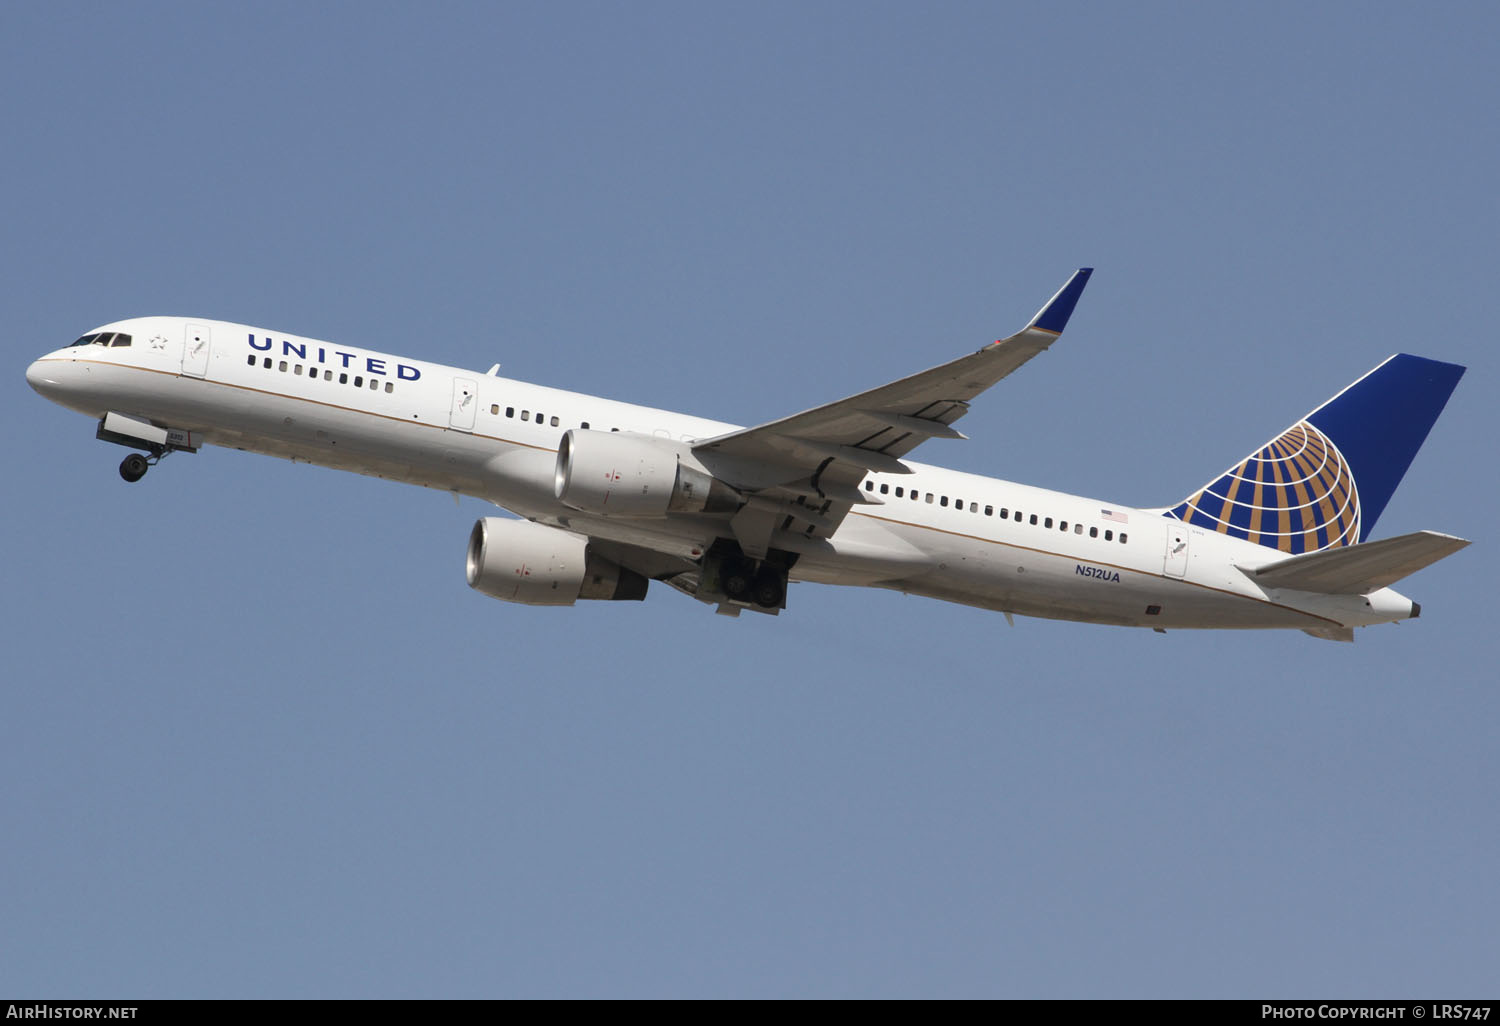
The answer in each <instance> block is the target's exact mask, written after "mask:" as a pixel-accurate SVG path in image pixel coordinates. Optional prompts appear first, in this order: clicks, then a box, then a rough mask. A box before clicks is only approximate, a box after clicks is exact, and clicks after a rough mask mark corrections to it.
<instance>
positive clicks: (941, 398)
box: [693, 267, 1094, 557]
mask: <svg viewBox="0 0 1500 1026" xmlns="http://www.w3.org/2000/svg"><path fill="white" fill-rule="evenodd" d="M1093 273H1094V272H1093V268H1091V267H1083V268H1079V269H1078V270H1077V271H1075V272H1074V273H1073V276H1072V277H1071V278H1069V279H1068V281H1067V283H1066V284H1065V285H1063V287H1062V288H1061V289H1059V290H1058V292H1057V294H1056V295H1055V296H1053V297H1052V298H1051V299H1050V300H1049V301H1048V302H1047V304H1046V305H1045V306H1043V307H1042V309H1041V310H1040V311H1039V312H1038V313H1037V315H1036V316H1035V317H1033V318H1032V319H1031V323H1029V324H1027V325H1026V327H1024V328H1022V329H1021V330H1020V331H1019V332H1017V333H1016V334H1014V335H1012V336H1010V337H1009V338H1004V339H1001V340H1000V341H998V342H994V343H992V344H990V345H987V346H985V347H984V348H983V349H981V350H979V351H978V352H977V353H971V354H969V355H968V356H961V357H959V358H958V359H957V360H952V361H950V362H948V363H945V364H942V365H941V366H938V367H933V368H932V369H931V370H925V371H922V372H921V373H919V374H913V375H911V376H910V377H907V378H902V379H901V380H900V381H893V382H891V383H890V384H889V385H882V386H881V387H879V388H874V389H871V390H870V391H868V392H861V393H859V394H858V395H854V396H850V397H849V398H847V399H841V400H839V401H838V402H835V403H829V404H828V405H826V406H819V407H816V408H814V409H811V410H806V411H804V412H802V413H798V414H794V415H792V416H790V417H783V418H782V419H781V420H773V421H771V422H770V423H767V424H761V425H759V426H758V427H752V428H745V429H744V430H741V431H734V432H731V433H729V434H727V435H720V436H719V437H717V438H709V439H705V440H704V441H702V442H699V443H698V444H697V445H695V446H694V447H693V452H694V454H695V455H696V456H697V457H698V458H699V459H701V460H702V461H703V462H704V464H705V465H706V466H708V467H709V468H710V469H711V470H712V471H713V472H714V475H715V476H716V477H720V478H721V479H723V480H725V481H728V482H731V483H733V484H734V485H735V486H736V487H737V488H738V489H739V490H740V491H741V492H743V493H745V494H748V495H749V496H750V502H749V503H748V504H747V505H746V506H745V508H744V509H742V510H740V512H739V513H738V514H736V515H735V517H734V519H733V520H732V521H731V522H730V524H731V527H732V528H733V529H734V532H735V536H736V538H737V539H738V540H739V542H740V546H741V547H742V548H743V549H744V550H745V552H746V553H748V554H749V555H751V556H755V557H760V556H763V555H765V551H766V547H767V545H768V543H769V540H770V536H771V532H772V531H774V530H775V529H776V528H777V527H781V528H782V529H784V530H791V529H794V527H796V525H797V524H801V525H804V526H803V527H802V529H803V530H805V531H806V533H807V534H808V535H810V536H814V537H817V536H826V535H829V534H832V533H833V532H834V531H835V530H836V529H837V528H838V525H839V523H840V522H841V521H842V520H843V519H844V516H845V515H846V514H847V513H848V512H849V508H850V506H852V505H854V504H858V503H866V504H871V503H873V504H878V503H879V502H880V501H881V500H880V499H879V498H877V497H876V496H874V495H871V494H868V493H866V492H862V491H860V489H859V482H860V481H861V480H862V479H863V478H864V476H865V475H866V474H867V473H868V472H870V471H877V472H881V473H887V474H906V473H910V470H909V469H908V468H907V467H906V465H905V464H903V463H902V462H901V457H902V456H905V455H906V454H907V453H909V452H911V451H912V450H913V449H915V448H916V447H917V446H918V445H921V444H922V443H923V442H924V441H926V440H927V439H929V438H963V437H964V436H963V435H961V434H959V433H958V432H957V431H955V430H954V429H953V427H952V425H953V422H954V421H956V420H958V418H960V417H962V416H963V415H964V414H965V413H967V412H968V410H969V401H970V400H972V399H974V398H975V397H976V396H978V395H979V394H980V393H981V392H983V391H984V390H985V389H987V388H989V387H990V386H991V385H993V384H994V383H995V382H997V381H999V380H1000V379H1001V378H1003V377H1005V376H1006V375H1007V374H1009V373H1010V372H1011V371H1013V370H1015V369H1016V368H1018V367H1020V366H1021V365H1022V364H1024V363H1025V362H1026V361H1028V360H1030V359H1031V358H1032V357H1033V356H1035V355H1036V354H1038V353H1040V352H1041V351H1042V350H1044V349H1046V348H1047V347H1048V346H1050V345H1051V344H1052V342H1053V340H1054V339H1056V338H1057V336H1058V335H1060V334H1062V330H1063V328H1064V327H1065V326H1066V325H1067V323H1068V318H1069V317H1070V316H1071V315H1072V313H1073V308H1074V307H1075V306H1076V305H1077V304H1078V297H1079V296H1080V295H1082V294H1083V287H1084V286H1085V285H1086V284H1088V280H1089V275H1091V274H1093Z"/></svg>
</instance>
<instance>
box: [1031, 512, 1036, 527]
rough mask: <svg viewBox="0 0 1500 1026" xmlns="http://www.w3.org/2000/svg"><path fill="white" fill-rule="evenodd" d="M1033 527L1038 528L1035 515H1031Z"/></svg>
mask: <svg viewBox="0 0 1500 1026" xmlns="http://www.w3.org/2000/svg"><path fill="white" fill-rule="evenodd" d="M1031 526H1032V527H1035V526H1036V514H1035V513H1033V514H1031Z"/></svg>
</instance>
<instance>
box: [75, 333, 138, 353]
mask: <svg viewBox="0 0 1500 1026" xmlns="http://www.w3.org/2000/svg"><path fill="white" fill-rule="evenodd" d="M73 345H74V346H108V347H110V348H113V349H118V348H120V347H121V346H128V345H130V336H129V335H127V334H125V333H124V332H123V331H96V332H94V333H93V334H92V335H85V336H83V338H81V339H79V340H78V341H77V342H74V343H73ZM68 348H69V349H71V348H73V346H69V347H68Z"/></svg>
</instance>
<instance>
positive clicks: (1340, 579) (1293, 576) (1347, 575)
mask: <svg viewBox="0 0 1500 1026" xmlns="http://www.w3.org/2000/svg"><path fill="white" fill-rule="evenodd" d="M1468 544H1469V543H1468V541H1466V540H1465V539H1463V538H1455V537H1454V536H1453V535H1451V534H1439V533H1438V532H1436V531H1417V532H1416V533H1414V534H1402V535H1397V536H1396V537H1395V538H1383V539H1381V540H1380V541H1375V542H1363V543H1361V544H1359V545H1350V546H1346V547H1344V548H1337V549H1324V550H1323V551H1322V552H1309V553H1307V554H1305V555H1301V556H1293V557H1292V558H1291V559H1282V560H1278V561H1277V562H1275V563H1270V564H1268V565H1266V566H1262V567H1256V568H1248V567H1243V566H1242V567H1240V568H1239V569H1240V572H1241V573H1243V574H1245V575H1246V576H1248V577H1249V578H1250V579H1251V580H1253V581H1254V582H1255V583H1256V584H1259V585H1262V586H1263V587H1267V588H1290V589H1292V590H1294V591H1312V592H1318V593H1320V594H1323V595H1368V594H1369V593H1370V592H1372V591H1379V590H1380V589H1381V588H1388V587H1390V586H1391V585H1392V584H1395V583H1396V582H1397V581H1399V580H1401V578H1403V577H1406V576H1408V575H1410V574H1414V573H1416V572H1417V571H1418V570H1421V569H1422V568H1423V567H1426V566H1431V565H1432V564H1433V563H1436V562H1437V561H1438V560H1440V559H1442V558H1443V557H1444V556H1451V555H1452V554H1453V553H1455V552H1457V551H1458V550H1459V549H1461V548H1463V547H1464V546H1466V545H1468Z"/></svg>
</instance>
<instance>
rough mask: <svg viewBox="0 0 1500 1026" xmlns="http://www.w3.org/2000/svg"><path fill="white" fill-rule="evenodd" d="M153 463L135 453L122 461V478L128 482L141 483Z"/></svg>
mask: <svg viewBox="0 0 1500 1026" xmlns="http://www.w3.org/2000/svg"><path fill="white" fill-rule="evenodd" d="M150 467H151V461H150V460H148V459H146V457H144V456H142V455H141V454H140V453H138V452H133V453H131V454H130V455H129V456H126V457H125V458H124V459H123V460H121V461H120V476H121V477H123V478H124V479H125V480H127V481H139V480H140V479H141V478H143V477H145V476H146V471H147V470H149V469H150Z"/></svg>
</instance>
